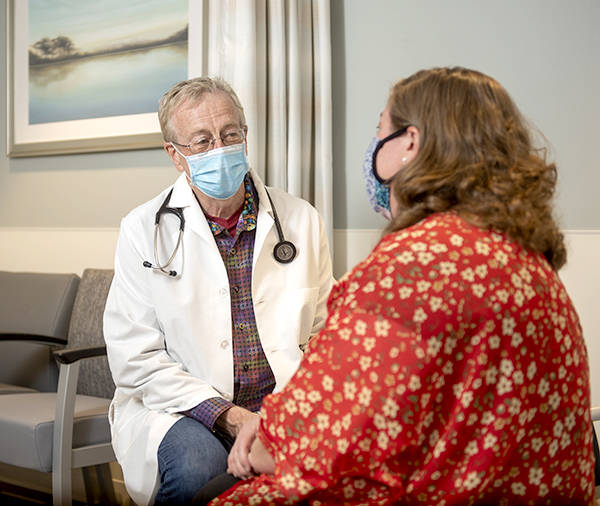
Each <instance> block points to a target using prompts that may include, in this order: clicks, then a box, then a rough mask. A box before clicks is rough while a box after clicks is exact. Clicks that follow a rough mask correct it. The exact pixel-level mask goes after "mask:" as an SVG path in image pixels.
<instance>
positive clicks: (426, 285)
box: [417, 279, 431, 293]
mask: <svg viewBox="0 0 600 506" xmlns="http://www.w3.org/2000/svg"><path fill="white" fill-rule="evenodd" d="M430 288H431V283H430V282H429V281H425V280H424V279H422V280H420V281H418V282H417V292H419V293H423V292H426V291H428V290H429V289H430Z"/></svg>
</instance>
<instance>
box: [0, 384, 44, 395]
mask: <svg viewBox="0 0 600 506" xmlns="http://www.w3.org/2000/svg"><path fill="white" fill-rule="evenodd" d="M28 392H29V393H33V392H37V390H35V389H33V388H28V387H20V386H18V385H9V384H8V383H0V395H4V394H25V393H28Z"/></svg>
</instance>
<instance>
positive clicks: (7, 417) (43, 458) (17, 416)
mask: <svg viewBox="0 0 600 506" xmlns="http://www.w3.org/2000/svg"><path fill="white" fill-rule="evenodd" d="M109 404H110V400H108V399H100V398H97V397H88V396H85V395H78V396H77V397H76V400H75V421H74V424H73V447H74V448H77V447H80V446H86V445H88V444H99V443H106V442H110V427H109V423H108V406H109ZM55 410H56V394H54V393H25V394H14V395H0V427H1V428H2V430H0V462H3V463H5V464H9V465H13V466H17V467H24V468H27V469H35V470H37V471H43V472H46V473H48V472H51V471H52V440H53V437H54V415H55Z"/></svg>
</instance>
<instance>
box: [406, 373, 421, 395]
mask: <svg viewBox="0 0 600 506" xmlns="http://www.w3.org/2000/svg"><path fill="white" fill-rule="evenodd" d="M419 388H421V378H419V376H417V375H416V374H412V375H411V376H410V381H409V382H408V389H409V390H410V391H411V392H416V391H417V390H418V389H419Z"/></svg>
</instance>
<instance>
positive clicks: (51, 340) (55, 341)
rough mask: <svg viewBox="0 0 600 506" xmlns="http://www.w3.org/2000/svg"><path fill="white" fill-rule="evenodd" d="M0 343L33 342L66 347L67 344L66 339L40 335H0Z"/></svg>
mask: <svg viewBox="0 0 600 506" xmlns="http://www.w3.org/2000/svg"><path fill="white" fill-rule="evenodd" d="M0 341H31V342H35V343H41V344H47V345H50V346H52V345H63V346H64V345H65V344H67V340H66V339H62V338H60V337H51V336H42V335H39V334H19V333H15V334H10V333H0Z"/></svg>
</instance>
